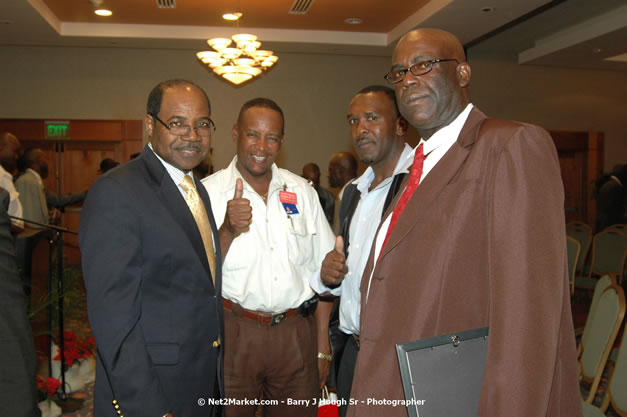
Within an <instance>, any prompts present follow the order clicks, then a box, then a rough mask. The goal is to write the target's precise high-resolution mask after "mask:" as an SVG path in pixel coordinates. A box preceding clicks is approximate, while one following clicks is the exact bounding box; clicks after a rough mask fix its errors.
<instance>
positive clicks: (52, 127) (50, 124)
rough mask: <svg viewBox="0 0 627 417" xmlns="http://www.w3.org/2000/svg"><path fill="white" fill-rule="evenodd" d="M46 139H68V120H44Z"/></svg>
mask: <svg viewBox="0 0 627 417" xmlns="http://www.w3.org/2000/svg"><path fill="white" fill-rule="evenodd" d="M46 139H70V122H69V121H58V120H46Z"/></svg>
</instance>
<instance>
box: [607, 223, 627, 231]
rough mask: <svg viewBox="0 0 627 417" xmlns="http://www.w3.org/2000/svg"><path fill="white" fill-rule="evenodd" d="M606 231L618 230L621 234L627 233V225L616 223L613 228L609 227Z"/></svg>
mask: <svg viewBox="0 0 627 417" xmlns="http://www.w3.org/2000/svg"><path fill="white" fill-rule="evenodd" d="M604 230H618V231H619V232H623V233H627V224H624V223H616V224H613V225H611V226H607V227H606V228H605V229H604Z"/></svg>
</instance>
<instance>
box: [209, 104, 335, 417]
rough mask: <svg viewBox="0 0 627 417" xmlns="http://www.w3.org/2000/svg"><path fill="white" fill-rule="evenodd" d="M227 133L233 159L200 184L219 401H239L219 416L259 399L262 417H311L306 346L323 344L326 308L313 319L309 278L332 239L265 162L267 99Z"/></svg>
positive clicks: (274, 121)
mask: <svg viewBox="0 0 627 417" xmlns="http://www.w3.org/2000/svg"><path fill="white" fill-rule="evenodd" d="M232 134H233V140H234V141H235V142H236V143H237V155H236V156H235V157H234V158H233V161H232V162H231V164H230V165H229V166H228V167H227V168H226V169H223V170H221V171H218V172H216V173H215V174H213V175H212V176H210V177H207V178H206V179H204V180H203V184H204V185H205V187H206V188H207V191H208V193H209V196H210V197H211V201H212V205H213V209H214V213H215V216H216V219H217V222H218V227H219V228H220V244H221V247H222V254H223V258H224V266H223V270H222V274H223V277H224V281H223V282H224V285H223V287H222V296H223V297H224V315H225V338H226V345H225V346H226V347H225V358H224V359H225V360H224V374H225V378H224V380H225V389H226V397H227V398H229V399H236V400H240V401H241V402H240V403H239V404H237V405H231V406H227V412H226V414H227V415H228V416H230V417H240V416H241V417H253V416H254V414H255V410H256V409H257V405H256V401H257V399H259V398H260V395H262V396H263V399H264V400H271V401H276V402H277V403H276V404H271V405H270V406H269V407H264V411H263V413H264V416H271V417H277V416H282V417H292V416H299V417H300V416H305V417H306V416H315V415H316V413H317V405H316V404H313V403H312V401H311V400H312V399H313V398H317V397H318V394H319V389H320V382H319V376H318V374H319V372H318V367H320V368H321V369H322V371H323V372H321V373H323V374H324V373H326V372H328V368H329V362H328V361H327V360H325V359H324V357H325V352H319V353H321V355H317V354H316V346H317V339H319V340H320V342H322V344H323V345H325V346H328V345H327V336H326V334H327V326H328V316H329V309H326V308H321V307H322V306H318V309H316V313H315V315H316V319H315V320H314V317H313V315H312V314H311V313H312V310H313V308H315V300H316V298H315V293H314V292H313V290H312V289H311V287H310V286H309V278H310V277H311V275H312V274H313V273H314V271H315V270H316V269H317V268H318V266H319V265H320V263H321V262H322V259H323V258H324V255H325V254H326V253H327V252H328V251H329V250H330V249H331V248H332V247H333V233H332V231H331V229H330V227H329V224H328V222H327V220H326V218H325V216H324V212H323V210H322V207H321V206H320V201H319V199H318V195H317V194H316V191H315V190H314V189H313V187H311V186H310V185H309V184H308V183H307V181H306V180H305V179H303V178H301V177H300V176H298V175H295V174H293V173H291V172H289V171H287V170H284V169H280V168H278V167H277V166H276V164H275V163H274V162H275V160H276V158H277V156H278V154H279V151H280V149H281V145H282V143H283V134H284V119H283V111H282V110H281V108H280V107H279V106H278V105H277V104H276V103H275V102H274V101H272V100H270V99H266V98H258V99H253V100H250V101H248V102H247V103H245V104H244V106H243V107H242V109H241V110H240V113H239V117H238V119H237V122H236V123H235V124H234V126H233V131H232ZM326 304H329V303H325V305H324V306H323V307H327V306H326ZM325 320H326V322H325ZM316 322H319V323H320V325H319V326H317V324H316ZM317 332H318V334H322V336H321V337H317V334H316V333H317ZM320 356H322V358H320ZM318 361H320V362H318ZM325 362H326V363H325ZM322 377H324V378H326V375H322ZM294 401H300V405H296V404H295V403H294Z"/></svg>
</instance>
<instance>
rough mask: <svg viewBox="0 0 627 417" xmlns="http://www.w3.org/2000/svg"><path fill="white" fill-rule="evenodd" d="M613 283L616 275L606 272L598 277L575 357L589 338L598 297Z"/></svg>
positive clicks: (579, 353)
mask: <svg viewBox="0 0 627 417" xmlns="http://www.w3.org/2000/svg"><path fill="white" fill-rule="evenodd" d="M613 285H616V276H615V275H614V274H606V275H603V276H602V277H601V278H599V280H598V281H597V285H596V286H595V287H594V293H593V294H592V302H591V303H590V307H589V308H588V316H587V317H586V324H584V327H583V332H582V333H581V340H580V341H579V346H577V358H579V356H581V351H582V350H583V347H584V346H585V345H586V344H587V343H588V340H589V338H590V328H591V327H592V322H593V321H594V320H593V316H594V313H595V311H596V308H597V304H599V298H600V297H601V294H602V293H603V291H605V289H606V288H608V287H611V286H613Z"/></svg>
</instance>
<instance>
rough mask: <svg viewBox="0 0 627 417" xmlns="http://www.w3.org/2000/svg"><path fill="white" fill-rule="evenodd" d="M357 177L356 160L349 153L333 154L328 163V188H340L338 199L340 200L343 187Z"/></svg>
mask: <svg viewBox="0 0 627 417" xmlns="http://www.w3.org/2000/svg"><path fill="white" fill-rule="evenodd" d="M356 176H357V160H356V159H355V157H354V156H353V154H352V153H350V152H338V153H335V154H333V156H332V157H331V160H330V161H329V186H330V187H332V188H341V191H340V194H339V195H338V198H339V199H340V200H341V199H342V191H344V188H343V187H344V186H345V185H346V184H347V183H348V182H349V181H350V180H353V179H355V177H356Z"/></svg>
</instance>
